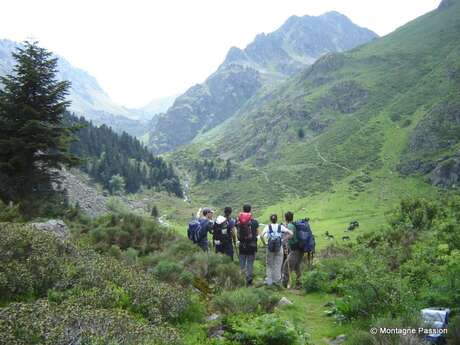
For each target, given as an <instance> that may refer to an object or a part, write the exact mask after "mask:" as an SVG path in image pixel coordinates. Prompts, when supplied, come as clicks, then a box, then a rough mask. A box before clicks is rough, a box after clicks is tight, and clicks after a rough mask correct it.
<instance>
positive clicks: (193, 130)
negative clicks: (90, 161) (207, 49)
mask: <svg viewBox="0 0 460 345" xmlns="http://www.w3.org/2000/svg"><path fill="white" fill-rule="evenodd" d="M375 37H377V35H376V34H375V33H373V32H372V31H370V30H367V29H364V28H361V27H358V26H357V25H355V24H353V23H352V22H351V21H350V20H349V19H348V18H347V17H346V16H344V15H341V14H339V13H337V12H329V13H326V14H324V15H321V16H318V17H312V16H304V17H296V16H293V17H290V18H289V19H288V20H287V21H286V22H285V23H284V24H283V25H282V26H281V27H280V28H279V29H278V30H276V31H275V32H273V33H269V34H260V35H257V36H256V38H255V40H254V41H253V42H252V43H251V44H249V45H248V46H247V47H246V48H245V49H239V48H236V47H233V48H231V49H230V50H229V52H228V54H227V57H226V59H225V61H224V62H223V63H222V65H221V66H219V68H218V69H217V71H216V72H215V73H213V74H212V75H211V76H209V78H207V79H206V81H205V82H204V83H202V84H197V85H195V86H193V87H191V88H190V89H189V90H188V91H187V92H186V93H184V94H183V95H181V96H179V97H178V98H176V100H175V102H174V104H173V105H172V107H170V108H169V109H168V111H167V112H166V113H164V114H161V115H159V116H158V118H157V119H156V122H155V123H154V125H153V127H152V129H151V130H150V132H149V143H148V144H149V147H150V148H151V149H152V150H153V151H154V152H155V153H163V152H168V151H171V150H173V149H175V148H176V147H178V146H180V145H184V144H187V143H189V142H191V141H192V140H193V139H194V138H195V137H196V136H197V135H198V134H200V133H204V132H206V131H208V130H210V129H212V128H214V127H216V126H217V125H219V124H220V123H222V122H224V121H225V120H227V119H228V118H230V117H232V116H233V115H234V114H235V113H236V112H237V111H238V110H240V109H241V108H242V107H243V106H244V104H245V103H246V102H247V101H248V100H250V99H251V97H253V96H254V95H255V94H256V93H257V92H258V91H260V90H262V89H264V88H270V87H271V86H273V85H277V84H278V83H279V82H281V81H283V80H286V78H289V77H291V76H292V75H295V74H296V73H299V72H300V71H301V70H302V69H303V68H305V67H306V66H308V65H310V64H311V63H312V62H314V61H315V60H316V59H318V58H319V57H321V56H322V55H324V54H326V53H328V52H337V51H343V50H348V49H351V48H353V47H355V46H357V45H360V44H363V43H365V42H368V41H370V40H372V39H374V38H375Z"/></svg>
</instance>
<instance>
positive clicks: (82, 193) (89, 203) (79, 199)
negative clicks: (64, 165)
mask: <svg viewBox="0 0 460 345" xmlns="http://www.w3.org/2000/svg"><path fill="white" fill-rule="evenodd" d="M61 173H62V175H63V177H64V179H63V185H62V187H63V188H64V189H66V191H67V195H68V197H69V201H70V202H71V203H72V204H77V203H78V205H79V207H80V209H81V210H82V211H83V212H84V213H85V214H87V215H88V216H90V217H97V216H100V215H102V214H104V213H107V212H108V210H107V206H106V203H107V197H105V196H104V195H103V194H102V193H100V192H99V191H98V190H97V189H96V188H95V187H92V186H91V181H90V180H89V178H86V177H84V176H76V175H74V174H72V173H71V172H69V171H68V170H64V169H63V170H62V172H61Z"/></svg>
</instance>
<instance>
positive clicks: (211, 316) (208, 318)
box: [206, 313, 220, 322]
mask: <svg viewBox="0 0 460 345" xmlns="http://www.w3.org/2000/svg"><path fill="white" fill-rule="evenodd" d="M219 317H220V315H219V314H216V313H214V314H211V315H209V316H208V317H207V318H206V322H212V321H215V320H217V319H218V318H219Z"/></svg>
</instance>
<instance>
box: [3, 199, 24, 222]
mask: <svg viewBox="0 0 460 345" xmlns="http://www.w3.org/2000/svg"><path fill="white" fill-rule="evenodd" d="M21 221H23V219H22V216H21V212H20V206H19V204H17V205H13V204H10V205H5V204H4V203H3V202H2V201H1V200H0V223H1V222H21Z"/></svg>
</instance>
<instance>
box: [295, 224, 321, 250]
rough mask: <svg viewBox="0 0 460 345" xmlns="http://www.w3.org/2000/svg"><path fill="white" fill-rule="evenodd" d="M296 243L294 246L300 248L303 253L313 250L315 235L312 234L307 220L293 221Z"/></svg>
mask: <svg viewBox="0 0 460 345" xmlns="http://www.w3.org/2000/svg"><path fill="white" fill-rule="evenodd" d="M294 225H295V229H296V236H297V244H296V248H297V249H300V250H302V251H303V252H304V253H308V252H314V251H315V246H316V241H315V235H313V233H312V231H311V228H310V224H309V223H308V220H306V219H302V220H301V221H298V222H295V223H294Z"/></svg>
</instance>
